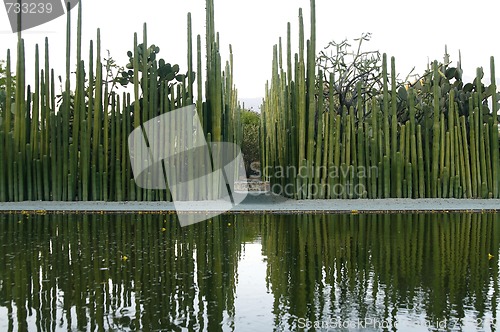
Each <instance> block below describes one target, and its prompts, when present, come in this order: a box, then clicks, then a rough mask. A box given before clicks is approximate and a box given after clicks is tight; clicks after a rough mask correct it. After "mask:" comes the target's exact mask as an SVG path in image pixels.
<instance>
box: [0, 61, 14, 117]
mask: <svg viewBox="0 0 500 332" xmlns="http://www.w3.org/2000/svg"><path fill="white" fill-rule="evenodd" d="M10 77H11V84H10V86H11V90H10V91H11V96H10V98H11V100H12V101H14V94H15V91H16V76H15V75H13V74H12V73H11V76H10ZM6 100H7V67H6V64H5V60H0V111H4V110H5V102H6Z"/></svg>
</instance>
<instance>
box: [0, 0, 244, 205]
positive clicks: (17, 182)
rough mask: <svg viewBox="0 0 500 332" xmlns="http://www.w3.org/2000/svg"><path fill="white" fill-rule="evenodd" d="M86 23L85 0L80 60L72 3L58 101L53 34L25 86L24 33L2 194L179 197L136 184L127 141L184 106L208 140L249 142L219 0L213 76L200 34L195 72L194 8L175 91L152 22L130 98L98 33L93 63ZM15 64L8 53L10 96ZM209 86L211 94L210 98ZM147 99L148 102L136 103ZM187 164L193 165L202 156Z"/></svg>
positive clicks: (0, 149)
mask: <svg viewBox="0 0 500 332" xmlns="http://www.w3.org/2000/svg"><path fill="white" fill-rule="evenodd" d="M81 20H82V17H81V2H80V3H79V11H78V28H77V30H78V31H77V42H76V45H77V49H76V57H77V58H76V64H72V63H71V61H70V49H71V42H72V40H71V29H70V27H71V22H70V21H71V16H70V11H69V10H68V15H67V46H66V75H65V80H64V81H63V82H64V89H63V91H62V95H61V99H60V101H61V102H60V103H58V99H57V97H56V91H55V78H54V77H55V74H54V71H53V70H51V68H50V64H49V43H48V40H47V39H46V40H45V51H44V57H43V59H42V60H40V56H39V49H38V46H37V48H36V54H35V78H34V85H33V86H27V87H26V84H25V82H26V79H25V76H26V72H25V58H24V57H25V53H24V41H23V39H22V38H21V35H19V41H18V50H17V54H18V56H17V61H16V71H15V75H16V77H17V84H16V88H15V89H16V91H15V98H14V100H15V102H13V101H12V100H11V99H10V98H7V100H6V105H5V107H3V108H1V110H3V112H2V113H3V114H0V118H1V119H2V124H1V126H0V156H2V158H1V161H0V201H23V200H171V195H170V192H169V191H168V189H166V190H151V189H142V188H140V187H138V186H137V185H136V183H135V182H134V176H133V174H132V170H131V161H130V158H129V150H128V141H127V139H128V136H129V134H130V133H131V132H132V130H133V129H134V128H137V127H138V126H141V125H142V124H143V123H144V122H146V121H148V120H149V119H152V118H154V117H156V116H158V115H160V114H163V113H165V112H169V111H171V110H173V109H174V108H176V107H180V106H186V105H189V104H193V103H194V102H195V103H196V108H197V111H198V115H199V117H200V120H201V122H202V123H203V125H204V133H205V134H206V135H207V141H221V140H222V139H224V140H225V141H230V142H234V141H236V142H238V140H239V139H241V132H240V131H239V128H240V126H239V125H238V124H237V123H238V119H239V117H238V112H239V106H238V105H237V96H236V92H235V89H234V88H233V79H232V59H231V61H230V62H227V64H226V66H225V68H224V71H222V67H221V57H220V54H219V43H218V38H217V39H216V38H215V32H214V23H213V22H214V11H213V0H207V36H206V43H207V71H206V77H205V79H206V82H203V76H202V70H203V69H202V59H201V56H202V50H201V37H200V36H199V35H198V38H197V68H196V72H195V71H194V66H193V47H192V31H191V16H190V14H188V28H187V39H188V51H187V59H188V73H187V75H180V76H177V77H176V78H178V79H180V81H181V82H180V83H179V84H177V85H175V86H174V87H173V88H172V87H170V88H169V87H168V86H166V85H165V84H163V83H161V84H158V81H157V80H158V78H157V77H158V72H160V74H161V72H162V70H164V67H165V64H164V63H162V62H161V61H160V62H159V63H158V62H157V61H156V60H155V59H151V58H153V57H149V58H148V56H149V55H150V54H152V52H157V50H156V49H151V48H149V49H145V48H146V47H144V46H146V45H148V44H147V29H146V24H144V33H143V42H142V44H138V41H137V34H135V35H134V44H133V46H134V51H133V52H131V53H133V60H134V63H133V64H132V70H133V75H131V77H132V76H133V78H132V81H131V83H133V85H134V91H133V95H132V96H131V95H130V93H123V94H122V95H119V94H117V93H115V92H114V91H112V88H111V87H110V86H109V84H108V82H106V80H104V79H103V62H102V58H101V41H100V36H99V30H98V31H97V42H96V45H95V46H96V50H95V49H94V44H93V42H92V41H91V42H90V52H89V58H88V62H87V64H86V61H85V60H84V59H83V57H82V51H81V43H82V40H81ZM129 55H132V54H129ZM231 56H232V55H231ZM140 57H141V59H142V61H139V58H140ZM131 58H132V57H131ZM40 61H43V62H42V63H41V62H40ZM72 65H76V86H74V87H72V86H71V83H70V82H71V77H70V75H71V70H72ZM11 66H12V61H11V58H10V53H9V52H8V53H7V68H6V72H7V78H6V81H7V84H6V88H7V91H6V95H7V96H10V95H11V91H10V86H11V84H10V82H11V77H10V75H11V74H10V73H11V70H12V69H11ZM177 70H178V69H177ZM139 73H140V75H139ZM139 76H140V77H141V78H139ZM160 76H161V75H160ZM122 79H123V78H122ZM195 79H196V81H197V91H195ZM87 82H88V83H87ZM203 84H205V86H206V92H205V96H206V101H204V100H203V99H202V90H203ZM139 88H140V90H141V91H142V96H141V97H140V96H139ZM195 95H197V100H196V101H195V100H194V98H195V97H194V96H195ZM139 99H141V100H140V103H139V102H134V100H135V101H139ZM11 110H12V112H11ZM165 140H167V138H165ZM189 161H190V162H191V163H190V165H191V166H192V167H195V166H194V165H196V164H195V161H194V160H189ZM173 171H174V172H175V171H180V170H173ZM193 192H195V191H193Z"/></svg>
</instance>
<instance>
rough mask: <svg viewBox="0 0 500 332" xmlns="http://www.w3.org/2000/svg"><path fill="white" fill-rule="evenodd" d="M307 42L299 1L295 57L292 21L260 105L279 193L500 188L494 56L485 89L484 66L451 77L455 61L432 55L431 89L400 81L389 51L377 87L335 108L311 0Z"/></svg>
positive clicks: (264, 149) (402, 193)
mask: <svg viewBox="0 0 500 332" xmlns="http://www.w3.org/2000/svg"><path fill="white" fill-rule="evenodd" d="M306 45H307V48H306V50H307V52H305V51H304V27H303V16H302V11H301V10H299V52H298V54H295V57H294V58H292V51H291V36H290V24H289V25H288V35H287V51H286V67H285V65H284V64H283V53H284V52H283V50H282V46H281V39H280V41H279V45H277V46H275V48H274V56H273V73H272V80H271V82H270V83H268V84H267V86H266V96H265V100H264V104H263V107H262V114H263V116H262V126H261V154H262V157H261V159H262V165H263V174H264V176H265V177H267V178H269V179H270V181H271V189H272V190H273V191H274V192H275V193H279V194H282V195H285V196H288V197H293V198H297V199H311V198H360V197H361V198H387V197H408V198H423V197H443V198H445V197H455V198H472V197H474V198H475V197H482V198H492V197H493V198H499V197H500V190H499V183H500V174H499V167H500V161H499V145H498V118H497V110H498V95H497V92H496V91H497V90H496V84H495V68H494V60H493V57H492V58H491V85H490V86H489V87H488V88H487V89H485V88H484V87H483V85H482V83H481V78H482V71H481V70H478V74H477V78H476V80H475V81H474V83H473V84H468V85H466V86H462V85H461V84H456V86H450V84H449V82H448V81H447V80H441V79H442V78H445V79H447V78H450V77H451V76H454V75H457V69H456V68H447V67H446V65H438V63H437V62H434V63H433V65H432V72H431V73H430V75H427V79H426V80H425V79H423V80H422V82H420V84H422V85H423V86H424V88H425V89H422V88H421V89H417V88H415V87H408V90H405V89H404V88H403V89H399V90H398V84H397V82H396V69H395V60H394V58H392V59H391V64H390V65H391V68H390V75H389V73H388V63H387V56H386V55H385V54H384V56H383V64H382V67H383V72H382V79H383V91H381V94H380V97H375V98H372V99H371V100H369V101H362V100H361V98H359V99H358V100H357V104H356V105H355V106H354V105H353V106H351V107H350V109H347V108H344V109H343V110H341V111H340V112H336V111H334V110H335V105H334V104H333V103H334V98H333V94H334V91H333V85H334V84H333V83H334V80H333V77H331V78H330V84H329V85H328V86H329V91H327V92H325V91H324V86H326V85H325V84H324V83H323V82H324V81H323V80H324V78H323V77H324V74H323V72H322V71H321V70H320V69H318V70H317V69H316V67H315V60H316V54H315V1H314V0H311V38H310V39H309V40H308V41H307V44H306ZM305 53H307V58H306V59H305ZM447 69H449V70H447ZM443 72H446V74H447V75H448V76H446V75H445V74H444V73H443ZM459 74H460V75H461V73H459ZM389 80H390V81H389ZM361 88H362V87H361V86H359V85H358V89H361ZM424 92H425V93H424ZM456 92H460V97H458V96H455V93H456ZM359 95H361V94H359ZM488 101H491V105H492V110H491V111H490V109H489V108H488V107H487V104H488ZM464 105H466V106H467V107H464ZM417 113H418V116H417ZM402 114H403V115H404V116H403V115H402Z"/></svg>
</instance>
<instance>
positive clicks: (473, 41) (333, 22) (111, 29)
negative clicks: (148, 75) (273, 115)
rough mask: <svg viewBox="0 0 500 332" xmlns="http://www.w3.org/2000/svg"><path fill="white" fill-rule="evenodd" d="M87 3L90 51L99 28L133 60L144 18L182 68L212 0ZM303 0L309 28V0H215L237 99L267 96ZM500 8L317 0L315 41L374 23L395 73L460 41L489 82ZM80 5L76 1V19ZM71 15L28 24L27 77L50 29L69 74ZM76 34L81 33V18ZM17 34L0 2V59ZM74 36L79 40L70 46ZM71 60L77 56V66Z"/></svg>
mask: <svg viewBox="0 0 500 332" xmlns="http://www.w3.org/2000/svg"><path fill="white" fill-rule="evenodd" d="M82 4H83V38H82V40H83V45H84V50H85V49H87V48H88V43H89V40H90V39H95V36H96V29H97V28H98V27H100V28H101V38H102V50H103V54H102V55H103V56H104V57H105V56H106V53H105V51H106V50H108V49H109V50H110V52H111V56H112V57H113V58H114V59H115V60H117V62H118V63H119V64H121V65H125V64H126V63H127V62H128V58H127V56H126V52H127V51H128V50H131V49H132V47H133V33H134V32H138V34H139V41H141V40H142V24H143V22H147V24H148V44H153V43H154V44H156V45H157V46H159V47H160V54H159V56H160V58H164V59H165V60H166V61H167V62H171V63H178V64H179V65H180V66H181V71H186V70H187V65H186V63H187V62H186V53H187V46H186V45H187V41H186V35H187V31H186V24H187V23H186V22H187V13H188V12H191V13H192V19H193V34H194V38H193V40H194V47H195V46H196V44H195V41H196V34H201V36H202V41H204V35H205V0H162V1H160V0H141V1H132V0H104V1H98V0H83V3H82ZM299 7H302V8H303V10H304V23H305V28H306V37H307V36H309V0H251V1H249V0H248V1H242V0H232V1H231V0H215V20H216V29H217V31H219V32H220V38H221V48H222V51H223V58H224V61H225V60H227V59H228V56H227V54H228V49H229V44H232V46H233V53H234V74H235V83H236V86H237V88H238V91H239V97H240V98H253V97H262V96H263V95H264V84H265V82H266V80H268V79H269V78H270V75H271V65H272V48H273V45H274V44H276V43H277V42H278V38H279V37H280V36H281V37H282V38H283V41H286V24H287V22H291V24H292V48H293V53H295V52H296V51H297V50H298V32H297V27H298V8H299ZM499 9H500V5H498V0H479V1H474V2H470V1H467V2H465V1H462V0H458V1H448V0H444V1H442V0H434V1H430V0H420V1H413V2H407V1H395V0H381V1H368V0H358V1H333V0H316V12H317V50H318V51H319V50H320V49H322V48H323V47H324V46H326V45H327V43H328V42H329V41H331V40H335V41H337V42H340V41H342V40H343V39H344V38H349V39H352V38H356V37H359V36H360V35H361V33H363V32H371V33H372V36H373V38H372V40H371V41H370V42H368V43H366V47H365V50H380V51H381V52H386V53H387V54H388V55H389V56H395V57H396V66H397V70H398V72H399V73H401V74H402V75H405V74H407V73H408V72H409V70H410V69H411V68H412V67H413V66H416V67H417V71H418V72H423V69H424V68H425V66H426V64H427V59H428V58H429V59H430V60H431V61H432V60H434V59H437V60H442V58H443V54H444V45H445V44H447V45H448V53H449V54H450V55H451V60H452V61H456V60H457V59H458V50H459V49H460V50H461V52H462V65H463V68H464V70H465V73H464V74H465V76H466V77H472V76H474V75H475V69H476V67H478V66H483V67H484V70H485V73H487V74H486V79H487V81H488V82H489V57H490V55H496V56H498V57H497V63H498V65H497V67H498V70H497V73H500V38H499V34H498V31H500V26H499V25H500V24H499V23H498V22H500V19H499V13H500V12H499ZM76 13H77V12H76V10H74V12H73V15H72V18H73V21H74V22H76ZM65 21H66V19H65V17H61V18H58V19H56V20H54V21H51V22H49V23H46V24H44V25H41V26H38V27H35V28H32V29H30V30H28V31H26V32H24V38H25V43H26V51H27V56H28V63H27V66H28V68H27V70H28V74H27V79H28V82H32V77H33V68H34V64H33V54H34V45H35V44H36V43H38V44H39V45H41V46H43V43H44V38H45V37H46V36H47V37H48V38H49V43H50V48H49V50H50V60H51V66H52V67H54V69H55V71H56V74H57V75H62V76H63V77H64V73H65V72H64V68H65V67H64V63H65V60H64V59H65V58H64V56H65ZM73 33H75V34H76V25H75V28H74V30H73ZM16 40H17V37H16V35H15V34H12V33H11V30H10V24H9V22H8V18H7V14H6V12H5V10H0V59H5V57H6V50H7V48H10V49H11V52H13V54H15V49H16ZM75 43H76V39H73V49H74V48H75ZM194 49H195V48H194ZM293 53H292V54H293ZM42 54H43V53H42ZM84 54H86V53H84ZM87 57H88V56H86V55H85V58H87ZM74 62H75V60H74V57H73V58H72V68H74V65H75V63H74ZM86 65H88V61H87V63H86ZM497 77H500V75H498V74H497ZM497 80H498V81H500V79H497Z"/></svg>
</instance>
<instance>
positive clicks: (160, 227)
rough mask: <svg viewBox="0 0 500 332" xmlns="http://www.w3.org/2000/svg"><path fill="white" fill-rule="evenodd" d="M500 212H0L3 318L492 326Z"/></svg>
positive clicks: (42, 322) (219, 325)
mask: <svg viewBox="0 0 500 332" xmlns="http://www.w3.org/2000/svg"><path fill="white" fill-rule="evenodd" d="M499 244H500V215H498V214H471V213H469V214H418V215H417V214H406V215H405V214H403V215H401V214H391V215H375V214H371V215H223V216H219V217H217V218H214V219H211V220H210V221H206V222H202V223H199V224H196V225H192V226H189V227H184V228H181V227H180V226H179V225H178V221H177V220H176V217H175V216H173V215H151V214H148V215H144V214H143V215H74V214H73V215H31V216H30V215H0V331H98V330H101V331H130V330H137V331H139V330H140V331H199V330H206V331H218V330H223V331H258V330H260V331H272V330H275V331H297V330H299V331H301V330H307V331H309V330H311V331H313V330H317V331H327V330H387V331H395V330H398V331H428V330H467V331H470V330H486V331H490V330H493V331H494V330H496V329H497V328H498V327H499V326H500V321H499V322H498V323H497V318H498V319H499V320H500V317H497V315H498V313H499V308H498V302H499V295H500V292H499V288H500V286H499V269H498V267H499V265H498V258H499V257H498V256H499Z"/></svg>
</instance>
